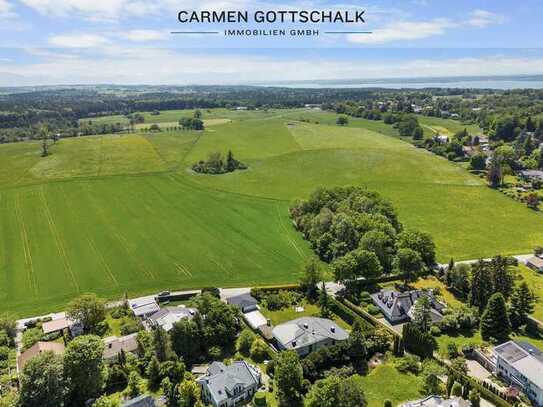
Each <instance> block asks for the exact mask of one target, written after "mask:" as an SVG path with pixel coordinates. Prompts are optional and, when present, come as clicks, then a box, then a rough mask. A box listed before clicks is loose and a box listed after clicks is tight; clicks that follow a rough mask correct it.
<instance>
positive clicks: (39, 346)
mask: <svg viewBox="0 0 543 407" xmlns="http://www.w3.org/2000/svg"><path fill="white" fill-rule="evenodd" d="M42 352H53V353H55V354H57V355H62V354H63V353H64V344H63V343H60V342H41V341H40V342H36V343H35V344H34V345H33V346H31V347H30V348H28V349H27V350H26V351H24V352H23V353H21V354H20V355H18V356H17V370H18V371H19V372H22V371H23V369H24V367H25V365H26V364H27V363H28V361H29V360H30V359H32V358H33V357H36V356H38V355H39V354H40V353H42Z"/></svg>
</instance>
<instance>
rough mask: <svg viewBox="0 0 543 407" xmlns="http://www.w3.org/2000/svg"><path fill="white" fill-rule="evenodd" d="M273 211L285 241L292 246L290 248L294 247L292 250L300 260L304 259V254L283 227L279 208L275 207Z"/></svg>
mask: <svg viewBox="0 0 543 407" xmlns="http://www.w3.org/2000/svg"><path fill="white" fill-rule="evenodd" d="M275 210H276V213H277V220H278V221H279V227H280V229H282V230H283V232H284V235H285V237H286V239H287V240H288V241H289V242H290V244H291V245H292V247H294V249H295V250H296V252H298V254H299V255H300V257H301V258H302V259H305V258H306V257H307V256H306V255H305V253H304V252H303V250H302V249H300V247H299V246H298V245H297V244H296V242H295V241H294V240H293V239H292V238H291V237H290V235H289V232H288V229H287V227H286V226H285V224H284V223H283V219H282V218H281V212H279V206H278V205H275Z"/></svg>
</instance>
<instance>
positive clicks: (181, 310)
mask: <svg viewBox="0 0 543 407" xmlns="http://www.w3.org/2000/svg"><path fill="white" fill-rule="evenodd" d="M197 312H198V310H197V309H196V308H187V307H184V306H179V307H164V308H162V309H161V310H160V311H158V312H155V313H154V314H153V315H151V316H150V317H149V320H150V321H151V322H153V323H154V324H156V325H160V326H161V327H162V328H163V329H164V330H165V331H170V330H171V329H172V328H173V325H174V324H175V323H176V322H178V321H180V320H182V319H183V318H189V319H192V318H194V315H196V313H197Z"/></svg>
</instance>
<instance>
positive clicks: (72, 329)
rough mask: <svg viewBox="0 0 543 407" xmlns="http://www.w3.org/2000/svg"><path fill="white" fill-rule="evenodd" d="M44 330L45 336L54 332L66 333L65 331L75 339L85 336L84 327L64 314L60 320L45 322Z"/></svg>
mask: <svg viewBox="0 0 543 407" xmlns="http://www.w3.org/2000/svg"><path fill="white" fill-rule="evenodd" d="M61 315H62V314H61ZM42 330H43V333H44V334H45V335H47V334H51V333H54V332H64V331H65V330H68V332H69V333H70V335H72V336H74V337H75V336H79V335H81V334H83V326H82V325H81V324H80V323H78V322H75V321H72V320H71V319H70V318H68V317H67V316H66V314H63V315H62V316H61V317H60V318H56V319H53V320H51V321H47V322H44V323H43V324H42Z"/></svg>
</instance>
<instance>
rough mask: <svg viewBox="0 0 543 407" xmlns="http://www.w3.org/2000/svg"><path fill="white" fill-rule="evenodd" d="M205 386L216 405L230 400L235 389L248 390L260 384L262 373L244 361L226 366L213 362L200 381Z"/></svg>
mask: <svg viewBox="0 0 543 407" xmlns="http://www.w3.org/2000/svg"><path fill="white" fill-rule="evenodd" d="M198 382H199V383H200V384H201V385H202V386H205V387H206V388H207V389H208V390H209V393H210V395H211V398H213V400H214V401H215V403H216V404H220V403H221V402H223V401H225V400H228V398H230V397H231V396H232V395H233V393H234V389H235V388H236V387H237V386H238V385H240V386H242V388H247V387H249V386H251V385H253V384H255V385H258V384H259V383H260V371H259V370H258V369H257V368H256V367H254V366H251V365H249V364H248V363H247V362H245V361H244V360H240V361H235V362H233V363H232V364H231V365H228V366H226V365H225V364H224V363H221V362H213V363H212V364H211V365H210V366H209V368H208V369H207V374H206V375H205V376H202V377H200V378H199V379H198Z"/></svg>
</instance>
